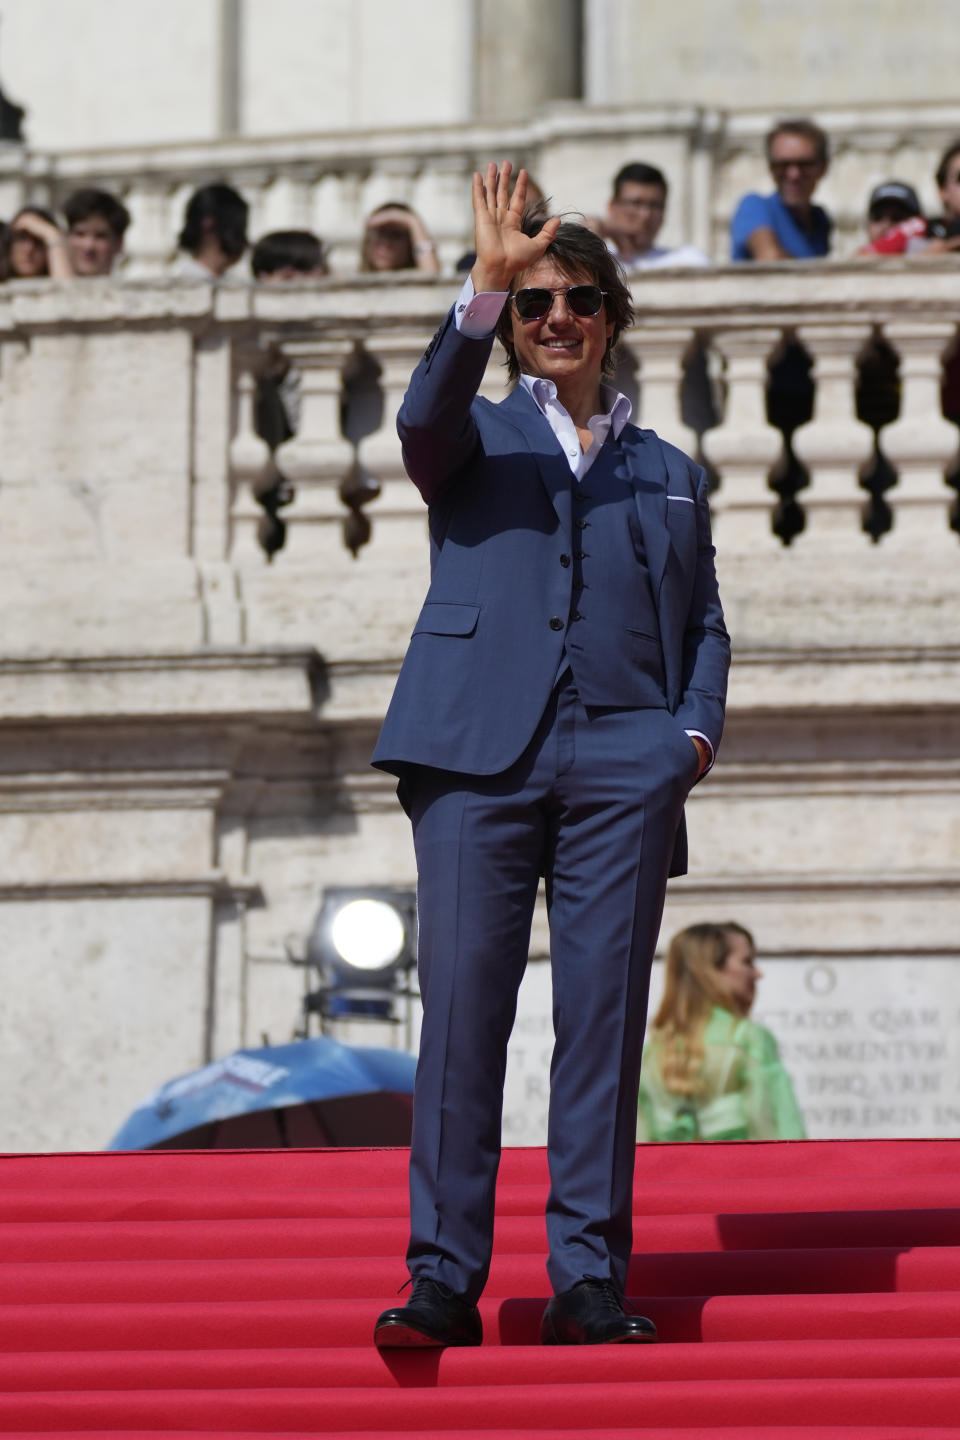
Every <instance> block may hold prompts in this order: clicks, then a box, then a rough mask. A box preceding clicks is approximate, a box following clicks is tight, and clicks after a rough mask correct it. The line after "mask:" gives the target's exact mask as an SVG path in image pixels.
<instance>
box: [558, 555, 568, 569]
mask: <svg viewBox="0 0 960 1440" xmlns="http://www.w3.org/2000/svg"><path fill="white" fill-rule="evenodd" d="M560 564H561V565H562V566H563V568H564V570H566V568H567V566H568V565H569V564H570V556H569V555H561V556H560Z"/></svg>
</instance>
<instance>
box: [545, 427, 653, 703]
mask: <svg viewBox="0 0 960 1440" xmlns="http://www.w3.org/2000/svg"><path fill="white" fill-rule="evenodd" d="M571 482H572V507H571V508H572V513H573V530H572V535H573V553H572V555H571V557H570V564H571V567H572V574H571V578H572V581H573V591H572V601H571V606H570V616H569V619H568V622H567V629H566V634H565V637H564V641H565V646H564V648H565V654H566V660H567V662H568V664H569V666H570V669H571V671H572V672H573V680H574V684H575V685H576V688H577V692H578V694H579V696H580V699H581V700H582V701H583V703H584V705H612V706H627V707H639V708H656V709H662V708H664V707H665V706H666V704H667V698H666V692H665V680H664V666H663V652H662V649H661V643H660V625H659V621H658V619H657V607H656V604H655V602H654V598H653V588H652V586H651V584H650V571H649V568H648V565H647V556H646V549H645V546H644V541H643V528H642V526H641V523H640V515H639V512H638V510H637V501H636V492H635V489H634V486H633V485H632V484H631V483H630V472H629V468H628V466H627V463H626V458H625V456H624V454H623V450H622V448H621V445H620V442H619V440H615V439H614V438H613V436H612V435H611V436H609V437H608V438H607V440H606V442H605V443H604V445H603V446H602V447H601V450H600V453H599V455H598V456H597V458H596V460H595V461H594V462H593V464H592V465H591V467H590V469H589V470H588V471H587V473H586V475H585V476H584V477H583V479H582V480H577V479H576V477H575V476H572V475H571ZM561 563H563V562H562V560H561Z"/></svg>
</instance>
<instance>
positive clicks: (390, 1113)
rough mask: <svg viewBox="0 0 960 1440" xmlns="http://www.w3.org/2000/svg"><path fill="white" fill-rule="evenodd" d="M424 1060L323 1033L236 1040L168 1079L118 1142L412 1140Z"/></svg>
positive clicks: (252, 1145)
mask: <svg viewBox="0 0 960 1440" xmlns="http://www.w3.org/2000/svg"><path fill="white" fill-rule="evenodd" d="M416 1067H417V1062H416V1060H415V1059H414V1057H413V1056H412V1055H405V1054H403V1053H401V1052H400V1051H397V1050H382V1049H375V1048H372V1047H369V1048H368V1047H363V1046H351V1045H341V1044H340V1043H339V1042H338V1041H336V1040H331V1039H329V1038H327V1037H320V1038H318V1039H315V1040H295V1041H293V1042H292V1043H291V1044H290V1045H264V1046H263V1047H262V1048H261V1049H258V1050H235V1051H234V1053H233V1054H232V1055H228V1056H227V1057H226V1058H225V1059H223V1060H215V1061H213V1063H212V1064H210V1065H205V1066H204V1067H203V1069H202V1070H193V1071H191V1072H190V1073H189V1074H188V1075H180V1076H178V1077H177V1079H175V1080H168V1081H167V1082H166V1084H164V1085H161V1086H160V1088H159V1089H158V1090H155V1091H154V1092H153V1094H152V1095H148V1096H147V1098H146V1099H145V1100H144V1101H142V1102H141V1104H140V1105H138V1106H137V1108H136V1110H134V1111H133V1113H132V1114H131V1115H129V1116H128V1117H127V1119H126V1121H125V1122H124V1124H123V1125H122V1126H121V1127H120V1129H119V1130H118V1131H117V1133H116V1135H114V1137H113V1139H112V1140H111V1141H110V1144H109V1145H108V1146H107V1148H108V1149H109V1150H155V1149H179V1150H206V1149H212V1148H213V1149H239V1150H246V1149H261V1148H274V1147H277V1146H284V1145H297V1146H300V1145H303V1146H315V1145H347V1146H350V1145H363V1146H366V1145H409V1143H410V1124H411V1117H412V1111H413V1078H414V1074H415V1071H416Z"/></svg>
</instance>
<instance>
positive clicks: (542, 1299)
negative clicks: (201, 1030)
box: [0, 1141, 960, 1440]
mask: <svg viewBox="0 0 960 1440" xmlns="http://www.w3.org/2000/svg"><path fill="white" fill-rule="evenodd" d="M406 1165H407V1155H406V1152H402V1151H391V1150H380V1151H320V1152H306V1151H304V1152H296V1151H280V1152H272V1153H271V1152H262V1151H260V1152H208V1153H196V1154H193V1153H178V1152H156V1153H149V1152H148V1153H144V1154H115V1155H67V1156H53V1157H51V1156H35V1157H30V1156H14V1157H0V1179H2V1180H3V1181H5V1182H6V1183H5V1184H0V1257H2V1260H0V1433H2V1434H4V1436H6V1437H14V1436H16V1435H27V1434H29V1435H32V1436H34V1437H37V1436H41V1435H46V1436H51V1435H58V1436H69V1435H73V1434H77V1435H83V1436H84V1437H85V1440H95V1437H96V1436H98V1435H101V1436H105V1435H108V1434H109V1435H111V1436H113V1437H114V1440H123V1437H124V1435H128V1436H129V1435H133V1434H136V1435H138V1436H158V1437H159V1436H164V1435H173V1434H176V1435H179V1436H181V1437H189V1436H191V1435H193V1436H195V1437H197V1440H199V1437H200V1436H204V1437H209V1436H213V1435H216V1436H218V1437H220V1440H223V1437H224V1436H228V1435H237V1436H240V1435H244V1436H247V1437H252V1436H254V1435H256V1436H274V1437H276V1440H282V1437H284V1436H287V1437H288V1440H294V1437H296V1436H300V1435H306V1434H311V1435H317V1434H322V1435H325V1436H328V1437H332V1436H336V1435H342V1436H344V1437H345V1436H346V1435H347V1434H350V1435H351V1436H353V1437H354V1440H358V1437H368V1440H374V1437H376V1440H390V1437H392V1436H400V1435H404V1436H409V1435H424V1436H429V1437H432V1436H437V1437H440V1436H447V1435H451V1436H452V1435H457V1436H458V1440H470V1437H471V1436H472V1440H480V1437H481V1436H483V1435H485V1436H488V1437H490V1436H496V1437H502V1440H512V1437H514V1436H519V1435H521V1434H522V1435H524V1436H525V1437H527V1440H529V1437H531V1436H534V1437H536V1436H538V1435H541V1436H546V1435H556V1434H561V1433H562V1434H571V1435H576V1436H577V1437H578V1440H590V1437H595V1440H601V1437H603V1440H617V1437H618V1436H626V1435H634V1436H636V1435H640V1436H649V1437H651V1440H656V1437H657V1436H666V1435H667V1434H670V1435H675V1436H688V1437H693V1436H696V1437H697V1440H712V1437H717V1436H720V1435H723V1436H724V1437H725V1440H732V1437H734V1436H736V1437H737V1440H740V1437H745V1440H775V1437H783V1440H786V1437H787V1436H789V1437H791V1440H818V1437H820V1440H837V1437H838V1436H841V1435H842V1436H843V1437H844V1440H858V1437H860V1440H881V1437H888V1440H906V1437H910V1440H937V1437H938V1436H940V1435H943V1434H947V1433H949V1434H951V1435H953V1436H955V1437H956V1436H960V1422H958V1421H957V1417H958V1416H960V1205H958V1203H957V1202H958V1196H960V1143H957V1142H928V1141H918V1142H913V1141H893V1142H872V1141H871V1142H843V1143H841V1142H795V1143H785V1144H761V1145H712V1146H702V1145H691V1146H644V1147H640V1150H639V1154H638V1165H637V1185H636V1190H635V1194H636V1220H635V1254H634V1258H633V1261H632V1263H631V1267H630V1287H629V1288H630V1292H631V1297H632V1303H633V1304H634V1306H635V1308H636V1309H637V1310H638V1311H639V1312H640V1313H642V1314H645V1315H649V1316H650V1317H651V1318H652V1319H653V1320H654V1321H655V1322H656V1324H657V1326H658V1328H659V1331H660V1336H661V1342H662V1343H661V1344H660V1345H658V1346H642V1347H641V1346H637V1347H632V1346H624V1347H616V1346H613V1347H595V1348H590V1349H583V1350H580V1349H572V1350H569V1349H562V1350H560V1349H552V1348H542V1347H540V1346H539V1344H538V1332H539V1324H540V1318H541V1315H542V1312H543V1307H544V1305H545V1303H546V1299H547V1282H546V1272H545V1264H544V1261H545V1250H546V1239H545V1225H544V1217H543V1206H544V1201H545V1198H546V1192H547V1185H548V1179H547V1171H546V1162H545V1155H544V1152H543V1151H542V1150H531V1151H508V1152H506V1153H505V1155H504V1160H503V1167H502V1172H501V1183H500V1187H499V1190H498V1201H497V1232H496V1246H495V1255H494V1262H493V1266H492V1268H491V1274H490V1281H489V1284H488V1287H487V1290H486V1293H485V1295H484V1297H483V1300H482V1302H481V1310H482V1314H483V1319H484V1328H485V1344H484V1345H483V1347H481V1348H479V1349H467V1350H450V1351H445V1352H440V1351H401V1352H394V1353H392V1354H387V1355H380V1354H378V1353H377V1352H376V1350H375V1349H374V1348H373V1346H372V1344H371V1336H372V1327H373V1322H374V1319H375V1317H376V1315H377V1313H378V1312H379V1310H380V1309H381V1308H383V1307H384V1306H386V1305H388V1304H391V1303H402V1296H401V1297H398V1296H397V1294H396V1292H397V1291H398V1289H399V1287H400V1286H401V1285H402V1284H403V1282H404V1280H405V1279H406V1271H405V1268H404V1265H403V1259H402V1256H403V1249H404V1247H405V1244H406ZM788 1421H789V1423H787V1422H788Z"/></svg>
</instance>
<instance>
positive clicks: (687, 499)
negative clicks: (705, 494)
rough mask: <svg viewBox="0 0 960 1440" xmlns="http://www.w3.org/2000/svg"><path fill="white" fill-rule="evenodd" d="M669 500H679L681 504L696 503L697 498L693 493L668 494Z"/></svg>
mask: <svg viewBox="0 0 960 1440" xmlns="http://www.w3.org/2000/svg"><path fill="white" fill-rule="evenodd" d="M667 499H668V500H679V501H680V503H681V505H696V503H697V502H696V500H694V499H693V497H692V496H691V495H668V496H667Z"/></svg>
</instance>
